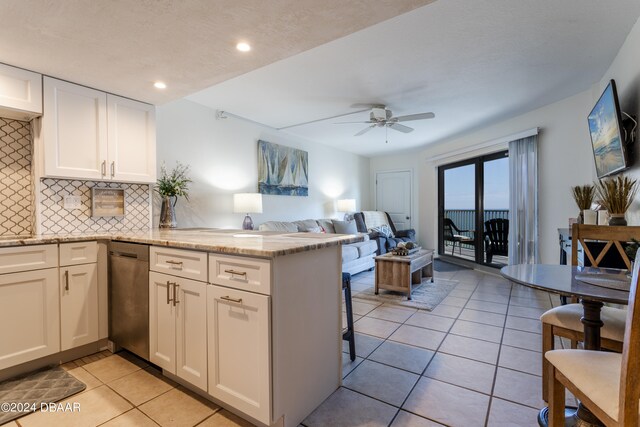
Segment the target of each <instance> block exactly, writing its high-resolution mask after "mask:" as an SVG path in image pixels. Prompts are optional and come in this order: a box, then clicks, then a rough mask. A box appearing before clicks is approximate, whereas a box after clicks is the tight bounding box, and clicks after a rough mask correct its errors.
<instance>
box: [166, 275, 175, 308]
mask: <svg viewBox="0 0 640 427" xmlns="http://www.w3.org/2000/svg"><path fill="white" fill-rule="evenodd" d="M171 285H175V283H173V282H170V281H168V280H167V304H171V301H173V300H172V299H171ZM174 297H175V293H174ZM173 305H175V304H173Z"/></svg>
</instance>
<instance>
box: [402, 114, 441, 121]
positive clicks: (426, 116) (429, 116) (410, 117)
mask: <svg viewBox="0 0 640 427" xmlns="http://www.w3.org/2000/svg"><path fill="white" fill-rule="evenodd" d="M435 116H436V115H435V114H433V113H419V114H409V115H407V116H399V117H394V119H395V121H398V122H410V121H411V120H424V119H433V118H434V117H435Z"/></svg>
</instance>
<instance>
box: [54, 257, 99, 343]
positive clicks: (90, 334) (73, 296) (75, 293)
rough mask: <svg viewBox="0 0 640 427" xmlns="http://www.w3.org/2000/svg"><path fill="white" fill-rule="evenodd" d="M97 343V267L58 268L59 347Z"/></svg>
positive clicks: (90, 265)
mask: <svg viewBox="0 0 640 427" xmlns="http://www.w3.org/2000/svg"><path fill="white" fill-rule="evenodd" d="M95 341H98V270H97V264H95V263H92V264H82V265H73V266H69V267H60V347H61V350H63V351H64V350H69V349H71V348H74V347H79V346H81V345H85V344H89V343H92V342H95Z"/></svg>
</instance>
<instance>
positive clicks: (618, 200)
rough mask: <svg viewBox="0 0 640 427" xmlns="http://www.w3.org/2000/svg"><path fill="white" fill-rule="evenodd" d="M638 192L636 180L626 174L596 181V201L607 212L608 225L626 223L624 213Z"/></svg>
mask: <svg viewBox="0 0 640 427" xmlns="http://www.w3.org/2000/svg"><path fill="white" fill-rule="evenodd" d="M637 192H638V181H637V180H635V179H630V178H629V177H627V176H623V175H618V176H617V177H615V178H610V179H603V180H601V181H600V182H596V193H597V195H598V203H599V204H600V206H602V207H603V208H605V209H606V210H607V211H608V212H609V216H610V219H609V225H627V220H626V219H625V218H624V214H625V213H626V212H627V210H628V209H629V206H631V203H632V202H633V199H634V198H635V197H636V193H637Z"/></svg>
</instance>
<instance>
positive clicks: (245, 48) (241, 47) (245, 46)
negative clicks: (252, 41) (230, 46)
mask: <svg viewBox="0 0 640 427" xmlns="http://www.w3.org/2000/svg"><path fill="white" fill-rule="evenodd" d="M236 49H238V50H239V51H240V52H249V51H250V50H251V46H250V45H249V43H245V42H240V43H238V44H237V45H236Z"/></svg>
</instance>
